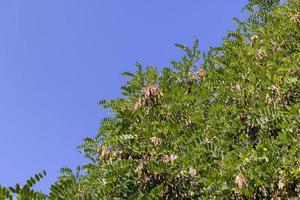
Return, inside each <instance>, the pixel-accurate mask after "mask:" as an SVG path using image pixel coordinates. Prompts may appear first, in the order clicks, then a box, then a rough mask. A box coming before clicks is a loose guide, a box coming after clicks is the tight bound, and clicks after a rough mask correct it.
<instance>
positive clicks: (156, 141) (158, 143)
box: [150, 137, 162, 146]
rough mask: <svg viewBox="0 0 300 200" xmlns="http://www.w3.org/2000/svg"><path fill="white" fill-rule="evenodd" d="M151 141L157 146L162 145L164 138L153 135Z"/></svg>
mask: <svg viewBox="0 0 300 200" xmlns="http://www.w3.org/2000/svg"><path fill="white" fill-rule="evenodd" d="M150 141H151V143H152V144H154V145H155V146H158V145H161V142H162V140H161V139H160V138H159V137H151V138H150Z"/></svg>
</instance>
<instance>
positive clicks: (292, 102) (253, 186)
mask: <svg viewBox="0 0 300 200" xmlns="http://www.w3.org/2000/svg"><path fill="white" fill-rule="evenodd" d="M255 6H258V7H259V9H258V10H256V9H255V8H254V7H255ZM246 9H248V10H249V11H250V16H249V18H248V19H247V20H246V21H244V22H243V21H239V20H236V21H237V22H238V27H237V29H236V30H235V31H229V32H228V35H227V37H226V38H224V41H223V45H222V46H221V47H218V48H211V49H210V50H209V51H208V52H207V53H203V52H200V51H199V50H198V41H197V40H196V41H195V43H194V45H193V46H192V48H189V47H187V46H184V45H181V44H177V45H176V46H177V47H178V48H180V49H182V50H183V51H184V52H185V55H184V56H183V57H182V59H181V60H180V61H173V62H171V64H172V68H163V69H162V70H158V69H155V68H153V67H146V68H145V69H144V70H143V67H142V66H141V64H139V63H137V64H136V65H137V71H136V73H130V72H125V73H124V75H125V76H128V77H130V80H129V81H128V82H127V83H126V85H125V86H123V87H122V94H123V96H124V97H123V98H118V99H113V100H109V101H107V100H102V101H100V104H101V105H103V106H104V108H107V109H109V110H110V111H111V112H113V114H114V116H113V117H111V118H104V119H103V120H102V123H101V127H100V131H99V133H98V134H97V136H96V137H95V138H86V139H85V142H84V144H83V145H81V146H79V150H80V151H81V152H82V153H83V155H84V156H85V157H86V158H88V159H89V160H90V161H89V162H87V163H85V164H84V165H83V166H81V167H79V168H78V169H77V170H76V172H75V173H74V172H72V170H70V169H63V170H62V176H61V177H60V178H59V180H58V181H57V183H55V184H54V185H53V186H52V187H51V192H50V194H49V195H48V196H47V198H48V199H68V198H73V199H272V198H273V199H280V198H282V199H293V198H294V199H296V198H300V125H299V124H300V103H299V101H300V84H299V76H300V45H299V44H300V1H298V0H289V1H287V2H286V3H285V4H283V5H279V2H278V1H267V0H265V1H263V0H261V1H258V0H256V1H254V0H253V1H250V2H249V4H248V6H246ZM2 190H3V191H4V192H3V194H4V195H3V196H5V195H7V194H8V193H9V190H7V189H5V188H4V189H2ZM0 191H1V189H0ZM0 199H1V192H0Z"/></svg>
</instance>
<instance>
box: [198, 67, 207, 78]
mask: <svg viewBox="0 0 300 200" xmlns="http://www.w3.org/2000/svg"><path fill="white" fill-rule="evenodd" d="M196 75H197V77H198V78H199V79H200V80H204V79H205V78H206V71H205V70H204V69H202V68H201V69H199V70H198V71H197V73H196Z"/></svg>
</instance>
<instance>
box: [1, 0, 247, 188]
mask: <svg viewBox="0 0 300 200" xmlns="http://www.w3.org/2000/svg"><path fill="white" fill-rule="evenodd" d="M245 4H246V0H226V1H225V0H210V1H205V0H148V1H146V0H126V1H123V0H88V1H83V0H44V1H41V0H26V1H24V0H1V1H0V92H1V96H0V155H1V162H0V184H2V185H5V186H8V185H14V184H15V183H16V182H19V183H24V181H25V180H26V178H28V177H30V176H32V175H33V174H35V173H37V172H40V171H41V170H43V169H45V170H46V171H47V172H48V175H47V177H46V178H45V179H44V180H43V181H41V183H40V184H39V186H38V187H37V188H38V189H42V190H44V191H47V188H48V187H49V185H50V184H51V183H53V182H54V181H55V180H56V177H57V176H58V175H59V173H58V171H59V169H60V168H61V167H71V168H74V167H76V166H77V165H79V164H81V163H82V162H83V159H82V157H81V155H80V154H79V153H78V152H77V150H76V146H77V145H80V144H82V139H83V138H84V137H87V136H89V137H93V136H95V135H96V134H97V131H98V128H99V125H100V119H101V117H104V116H107V115H108V111H106V110H104V109H102V108H101V107H100V106H99V105H98V104H97V102H98V101H99V100H100V99H111V98H114V97H118V96H120V87H121V85H122V83H124V81H125V79H124V78H123V77H121V76H120V73H121V72H123V71H134V70H135V67H134V63H135V62H136V61H140V62H141V63H142V64H143V65H154V66H157V67H161V66H164V67H165V66H169V62H170V61H171V60H174V59H179V57H180V55H181V52H180V51H179V50H178V49H176V48H174V45H173V44H174V43H177V42H179V43H183V44H189V45H190V44H191V43H192V41H193V40H194V38H195V37H197V38H199V41H200V49H202V50H207V49H208V48H209V47H210V46H217V45H220V44H221V42H222V38H223V37H224V36H225V34H226V31H227V30H230V29H234V27H235V24H234V22H233V21H232V17H238V18H241V17H242V16H244V14H243V13H242V11H241V8H242V7H243V5H245Z"/></svg>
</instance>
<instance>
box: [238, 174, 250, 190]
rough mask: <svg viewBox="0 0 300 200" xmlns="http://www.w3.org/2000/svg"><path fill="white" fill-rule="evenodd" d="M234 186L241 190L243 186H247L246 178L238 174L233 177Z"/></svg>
mask: <svg viewBox="0 0 300 200" xmlns="http://www.w3.org/2000/svg"><path fill="white" fill-rule="evenodd" d="M235 184H236V186H237V187H238V188H242V187H244V186H247V181H246V178H245V176H244V175H243V174H238V175H236V177H235Z"/></svg>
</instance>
